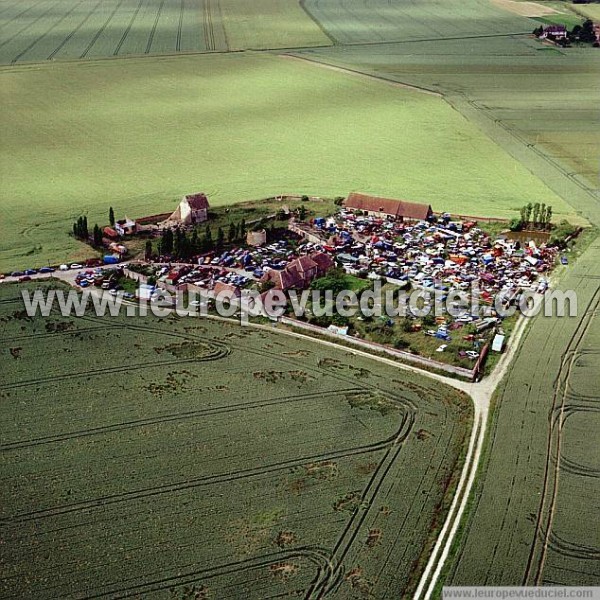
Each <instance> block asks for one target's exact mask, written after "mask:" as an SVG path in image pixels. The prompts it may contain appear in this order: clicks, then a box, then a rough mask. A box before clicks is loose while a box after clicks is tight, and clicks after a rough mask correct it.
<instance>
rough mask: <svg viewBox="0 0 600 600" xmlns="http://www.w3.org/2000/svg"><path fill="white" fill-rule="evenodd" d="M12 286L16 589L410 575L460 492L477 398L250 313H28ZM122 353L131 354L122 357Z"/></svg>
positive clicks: (342, 584)
mask: <svg viewBox="0 0 600 600" xmlns="http://www.w3.org/2000/svg"><path fill="white" fill-rule="evenodd" d="M17 289H18V288H16V287H15V286H7V285H4V286H2V287H0V296H1V299H0V315H1V317H0V318H2V319H3V323H4V325H5V326H6V328H5V331H4V335H3V342H2V351H1V354H0V358H1V359H2V363H3V369H2V373H3V413H4V416H5V417H6V418H5V419H3V423H5V426H4V427H3V428H2V430H3V431H2V445H1V447H0V451H2V453H3V459H4V460H3V475H4V476H5V477H7V478H8V479H9V480H12V481H13V482H14V484H15V485H13V486H12V487H11V490H12V491H11V495H10V496H7V497H5V498H4V500H3V502H2V506H3V515H2V517H3V518H2V521H1V522H0V531H1V535H2V539H3V543H4V546H5V547H6V548H10V553H9V554H8V556H10V560H9V561H8V562H7V563H6V564H5V567H6V568H5V571H4V572H5V575H6V578H5V579H4V580H3V582H2V586H3V589H4V593H5V594H6V595H11V593H12V594H13V595H14V593H15V591H14V590H15V588H14V587H12V586H15V585H17V583H18V582H20V583H19V586H21V587H19V593H18V595H19V597H23V598H27V597H36V598H41V597H45V596H44V594H46V595H53V596H54V597H56V596H57V595H68V594H76V593H77V590H78V589H82V586H85V589H86V590H88V594H91V593H92V590H94V591H95V593H96V594H108V595H109V596H110V597H117V596H119V595H121V594H122V593H132V592H134V591H135V592H136V593H139V594H141V595H143V596H144V597H154V596H156V597H161V595H163V594H164V593H166V592H167V591H168V589H169V588H171V587H175V588H176V589H177V590H181V588H182V586H183V585H191V584H192V583H194V584H196V585H198V586H206V587H207V588H208V589H211V588H212V589H213V591H216V592H218V593H219V589H222V590H225V589H227V590H229V591H228V592H224V591H223V593H225V594H226V595H227V594H229V596H228V597H231V594H234V595H235V592H234V590H235V585H239V586H244V588H245V589H247V588H248V586H249V585H250V584H251V589H252V590H253V592H252V594H254V595H252V596H251V597H256V598H263V597H266V596H267V595H268V594H267V592H270V591H273V592H274V593H284V592H286V591H289V590H291V589H295V590H297V589H298V588H302V589H304V590H305V592H306V594H307V595H309V596H310V595H311V594H312V595H315V596H316V595H319V594H321V593H322V592H323V593H326V594H327V595H330V596H331V597H344V596H345V595H347V594H348V593H349V591H350V590H351V589H356V586H359V587H360V588H361V589H366V587H369V588H370V589H372V590H373V593H375V594H377V595H378V597H386V595H389V596H390V597H398V596H399V595H401V594H402V593H403V591H404V590H407V589H409V588H410V586H411V585H412V579H411V575H412V573H413V572H414V569H415V568H416V567H417V565H418V564H419V558H420V557H421V556H422V552H423V548H424V547H425V546H426V544H427V543H428V540H429V541H430V540H431V539H433V538H434V537H435V531H436V528H437V526H438V523H439V522H441V521H442V520H443V518H444V512H445V510H446V506H447V503H448V501H449V499H450V498H451V496H452V489H453V485H454V477H455V474H456V471H457V469H459V468H460V464H461V460H462V453H463V447H464V443H465V441H466V439H467V438H468V435H469V428H470V421H471V415H472V412H471V404H470V402H469V400H468V398H467V397H466V396H464V395H461V394H460V393H458V392H456V391H454V390H451V389H450V388H444V387H443V386H440V385H439V384H438V383H435V382H431V381H429V380H428V379H425V378H421V377H420V376H417V375H414V374H408V373H406V372H405V371H403V370H401V369H398V368H395V367H392V366H389V367H388V366H386V365H382V364H379V363H377V362H375V361H373V360H371V359H367V358H362V357H356V356H354V355H353V354H351V353H348V352H345V351H344V350H335V349H331V348H327V350H323V349H322V348H321V347H320V346H318V345H317V344H315V343H314V342H312V341H310V340H298V339H294V340H293V342H292V341H291V340H290V339H289V338H288V337H287V336H283V335H277V334H272V333H269V332H265V331H262V330H252V331H251V330H248V329H245V328H241V327H239V326H238V325H231V324H225V323H214V322H208V321H202V320H193V322H192V320H191V319H180V320H178V319H166V320H164V321H161V320H156V321H155V320H137V319H136V320H132V319H125V318H123V319H119V318H113V319H109V318H105V319H98V318H96V317H82V318H80V319H67V318H64V317H60V316H58V315H53V316H51V317H50V318H48V319H34V320H28V319H27V318H25V317H24V316H23V314H22V312H21V311H20V301H19V300H18V298H17V299H16V301H15V299H14V292H15V291H16V290H17ZM11 295H12V297H11ZM213 345H215V346H216V347H219V348H221V349H222V351H220V352H218V353H214V352H210V351H208V350H209V348H210V347H212V346H213ZM63 347H64V348H68V349H69V352H62V353H61V352H58V351H57V350H59V349H61V348H63ZM91 348H93V349H94V350H93V351H91V352H90V349H91ZM109 349H110V351H109ZM84 353H85V354H84ZM124 354H127V355H128V356H130V357H132V360H133V357H135V358H136V360H135V361H133V362H134V363H135V364H137V365H138V366H137V368H132V369H130V370H128V371H123V370H122V365H121V358H120V357H121V356H123V355H124ZM42 355H43V356H45V357H46V358H45V360H44V370H43V371H40V369H39V367H37V366H36V367H35V369H34V368H33V365H34V364H35V365H39V364H40V360H41V359H40V356H42ZM83 356H86V357H87V358H86V359H84V360H82V357H83ZM152 357H154V359H153V360H151V359H152ZM135 364H134V365H133V366H134V367H135ZM266 364H268V365H269V366H268V367H266V366H265V365H266ZM141 365H145V366H141ZM117 382H118V383H117ZM115 385H116V386H117V387H115ZM32 389H35V390H36V394H35V396H33V397H32V395H31V390H32ZM109 389H110V390H111V393H110V394H108V393H107V391H108V390H109ZM373 394H374V396H372V395H373ZM84 398H85V400H80V399H84ZM57 399H59V400H57ZM365 401H366V403H367V404H366V405H365V404H364V402H365ZM11 411H18V413H19V415H20V418H19V420H20V423H21V425H20V427H18V428H17V427H9V426H8V425H9V423H11V422H12V418H11V417H10V413H11ZM261 416H262V419H263V421H262V423H263V424H262V426H259V421H258V420H257V419H259V418H260V417H261ZM240 417H241V418H240ZM265 423H267V424H269V426H268V429H267V430H265V427H264V425H265ZM266 431H271V432H272V434H271V435H275V436H276V437H277V439H276V440H275V439H272V438H271V437H270V435H265V433H266ZM263 446H264V447H263ZM177 448H178V450H177V451H174V450H175V449H177ZM425 457H428V458H425ZM117 461H118V462H117ZM426 462H427V463H428V464H427V465H425V463H426ZM421 463H423V466H422V467H421V466H420V465H421ZM84 465H85V469H82V467H83V466H84ZM427 466H428V467H429V468H427ZM23 470H28V471H29V472H35V476H34V477H31V478H26V479H24V478H22V477H21V474H22V473H23ZM3 489H4V490H6V489H7V488H6V487H4V488H3ZM425 492H426V493H425ZM215 507H221V509H222V510H220V511H217V512H215ZM220 514H223V515H225V516H224V517H219V516H218V515H220ZM67 532H69V533H68V535H69V539H70V542H69V543H68V544H65V543H64V540H63V538H62V536H63V535H64V534H66V533H67ZM133 532H137V533H135V535H134V536H133V537H132V534H133ZM146 538H147V539H150V538H152V540H153V543H152V544H150V545H147V544H144V542H143V540H144V539H146ZM198 540H203V543H202V544H199V543H198ZM140 542H141V543H142V546H141V547H140ZM58 546H61V547H62V548H63V550H62V551H61V552H53V548H56V547H58ZM152 548H155V550H153V549H152ZM142 550H143V552H142ZM205 551H206V552H209V553H210V554H209V555H206V556H204V555H203V554H202V553H203V552H205ZM140 552H142V554H143V555H142V554H140ZM32 556H35V557H36V558H35V560H34V561H31V557H32ZM175 556H177V557H183V556H185V565H183V563H178V562H177V560H176V559H175V558H174V557H175ZM98 561H100V562H104V561H107V563H106V564H108V565H110V566H108V567H104V568H103V570H102V571H103V576H102V578H101V579H102V580H101V581H100V580H99V579H98V578H97V577H96V576H95V575H94V573H95V571H94V569H95V568H96V566H97V565H98ZM157 561H158V562H157ZM306 561H308V562H306ZM63 563H64V564H63ZM67 563H68V564H69V565H70V566H69V568H68V569H65V568H64V566H65V565H66V564H67ZM33 564H35V572H33V571H32V569H33V566H32V565H33ZM310 564H313V565H314V567H311V566H310ZM236 565H237V566H236ZM313 568H314V569H315V570H313ZM157 570H158V571H159V572H160V574H161V577H160V581H159V580H158V579H157V577H156V574H155V573H156V571H157ZM290 570H291V571H290ZM153 572H154V573H153ZM18 573H20V574H21V576H18V577H16V578H15V577H14V576H15V575H17V574H18ZM11 574H12V575H13V576H11V577H8V575H11ZM25 575H26V576H25ZM280 575H285V576H280ZM125 580H127V588H125V587H123V585H124V582H125ZM231 585H234V588H231V587H228V586H231ZM40 586H42V587H40ZM365 586H366V587H365ZM11 590H13V591H12V592H11ZM408 593H409V595H410V592H408Z"/></svg>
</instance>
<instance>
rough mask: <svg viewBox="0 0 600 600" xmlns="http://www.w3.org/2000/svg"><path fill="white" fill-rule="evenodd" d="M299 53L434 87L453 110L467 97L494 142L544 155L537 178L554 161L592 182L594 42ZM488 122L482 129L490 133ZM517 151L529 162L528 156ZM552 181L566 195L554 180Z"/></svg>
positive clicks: (596, 82) (599, 152)
mask: <svg viewBox="0 0 600 600" xmlns="http://www.w3.org/2000/svg"><path fill="white" fill-rule="evenodd" d="M303 55H304V56H309V57H312V58H315V59H317V60H324V61H326V62H333V63H335V64H339V65H342V66H347V67H351V68H354V69H360V70H364V71H365V72H369V73H373V74H376V75H378V76H381V77H385V78H391V79H394V80H397V81H403V82H406V83H409V84H414V85H418V86H423V87H426V88H429V89H433V90H436V91H439V92H441V93H443V94H444V95H445V97H446V98H448V100H449V101H450V102H451V103H452V104H454V105H456V106H457V108H459V110H462V106H461V105H462V104H464V105H466V108H467V109H470V112H469V114H468V115H467V116H468V117H469V119H471V118H472V116H474V117H475V119H476V122H477V123H479V121H481V120H484V121H488V122H490V123H491V124H492V125H494V124H495V125H496V126H497V127H496V128H497V129H499V130H500V131H499V132H498V135H497V136H494V139H495V140H497V141H498V142H499V143H503V137H502V136H504V137H505V138H507V139H509V138H512V139H509V142H508V143H507V144H505V147H506V149H507V150H508V151H509V152H511V151H512V149H513V148H514V147H515V146H519V147H521V148H524V147H527V146H529V147H530V148H531V149H532V150H531V151H532V152H534V153H538V152H542V153H543V154H544V156H546V157H549V159H550V163H551V164H548V165H547V167H548V168H546V169H544V170H543V171H541V172H539V173H538V175H539V176H541V178H542V179H543V180H544V181H549V179H550V177H551V176H552V175H551V173H550V171H553V170H556V169H557V168H558V169H562V170H563V171H564V172H565V174H566V175H567V176H569V177H571V178H573V177H574V178H576V179H578V180H579V182H580V183H581V184H582V185H583V186H584V187H587V188H588V189H597V187H598V177H599V172H598V168H599V165H598V156H600V119H599V117H598V111H597V110H596V106H597V105H598V103H599V102H600V53H598V52H596V51H595V49H592V48H582V49H578V48H571V49H568V50H566V51H563V50H558V49H556V48H552V47H548V46H544V45H542V44H541V43H539V42H538V41H537V40H533V39H530V38H529V37H525V36H524V37H519V38H495V39H485V40H484V39H477V40H461V41H458V40H445V41H436V42H414V43H410V44H386V45H382V46H377V47H370V48H369V49H368V50H366V49H365V48H332V49H329V50H318V51H307V52H305V53H303ZM557 81H560V85H556V82H557ZM477 113H479V114H477ZM491 129H492V128H487V129H486V131H487V132H490V133H491V134H492V135H493V134H494V132H493V130H492V131H490V130H491ZM502 130H504V132H506V133H507V134H508V136H507V135H506V134H505V133H504V132H503V131H502ZM521 154H522V153H521ZM519 159H520V160H522V161H523V163H524V164H525V165H526V166H527V167H528V168H529V169H532V170H533V168H534V164H533V161H532V159H536V157H535V156H533V157H531V159H528V158H527V157H526V156H519ZM557 189H558V190H559V193H560V194H561V195H563V197H566V198H567V200H568V196H569V194H563V190H562V188H561V186H560V184H559V187H558V188H557Z"/></svg>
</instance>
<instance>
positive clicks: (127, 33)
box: [113, 0, 145, 56]
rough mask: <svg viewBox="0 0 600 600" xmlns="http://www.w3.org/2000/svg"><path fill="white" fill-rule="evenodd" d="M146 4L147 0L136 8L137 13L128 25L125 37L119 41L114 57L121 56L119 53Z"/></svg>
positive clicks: (134, 13)
mask: <svg viewBox="0 0 600 600" xmlns="http://www.w3.org/2000/svg"><path fill="white" fill-rule="evenodd" d="M144 2H145V0H139V2H138V5H137V6H136V8H135V11H134V12H133V15H132V16H131V19H130V20H129V23H128V24H127V28H126V29H125V31H124V32H123V35H122V36H121V39H120V40H119V43H118V44H117V45H116V47H115V49H114V51H113V56H117V55H118V54H119V51H120V50H121V48H122V46H123V44H124V43H125V40H126V39H127V36H128V35H129V32H130V31H131V28H132V27H133V24H134V23H135V20H136V19H137V16H138V14H139V12H140V10H141V8H142V6H143V5H144Z"/></svg>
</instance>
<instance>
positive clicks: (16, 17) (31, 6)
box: [0, 0, 56, 37]
mask: <svg viewBox="0 0 600 600" xmlns="http://www.w3.org/2000/svg"><path fill="white" fill-rule="evenodd" d="M47 1H48V0H39V2H36V3H35V4H30V5H29V6H28V7H27V8H26V9H25V10H22V11H21V12H20V13H17V14H16V15H15V16H14V17H11V18H10V19H9V20H8V21H6V23H4V25H2V26H0V31H1V30H2V29H4V28H5V27H8V26H9V25H10V24H11V23H12V22H13V21H15V20H16V19H18V18H19V17H20V16H21V15H24V14H25V13H26V12H29V11H30V10H31V9H33V8H37V7H38V6H39V5H40V4H44V3H45V2H47ZM16 4H18V2H17V3H15V4H11V5H10V6H7V7H6V8H5V9H4V10H3V11H1V12H0V16H1V15H2V14H4V13H5V12H6V11H7V10H10V9H11V8H12V7H13V6H15V5H16ZM55 5H56V2H55V3H54V4H53V5H52V6H55ZM34 23H35V21H34ZM32 24H33V23H32ZM21 31H23V30H21ZM19 33H20V32H19ZM13 37H14V36H13Z"/></svg>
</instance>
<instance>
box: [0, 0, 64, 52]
mask: <svg viewBox="0 0 600 600" xmlns="http://www.w3.org/2000/svg"><path fill="white" fill-rule="evenodd" d="M57 4H58V2H54V4H51V5H50V8H48V10H46V11H45V12H43V13H42V14H41V15H39V17H38V18H37V19H35V20H33V21H32V22H31V23H27V25H25V27H21V29H19V31H17V32H16V33H13V34H12V35H11V36H10V37H8V38H6V39H5V40H4V41H3V42H1V43H0V48H3V47H4V46H6V44H8V43H9V42H12V41H13V40H14V39H15V38H16V37H18V36H19V35H21V33H23V32H24V31H25V30H27V29H29V28H30V27H31V26H32V25H35V24H36V23H37V22H38V21H39V20H40V19H43V18H44V17H45V16H46V15H47V14H48V13H49V12H50V11H51V10H52V9H53V8H54V7H55V6H56V5H57ZM8 25H10V22H9V23H7V24H6V25H5V26H4V27H7V26H8ZM0 29H2V28H1V27H0Z"/></svg>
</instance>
